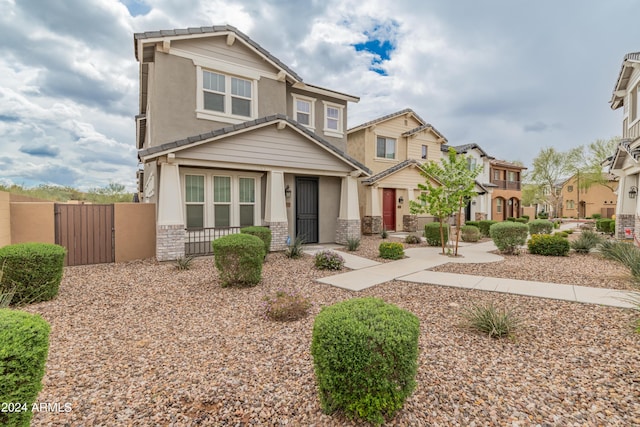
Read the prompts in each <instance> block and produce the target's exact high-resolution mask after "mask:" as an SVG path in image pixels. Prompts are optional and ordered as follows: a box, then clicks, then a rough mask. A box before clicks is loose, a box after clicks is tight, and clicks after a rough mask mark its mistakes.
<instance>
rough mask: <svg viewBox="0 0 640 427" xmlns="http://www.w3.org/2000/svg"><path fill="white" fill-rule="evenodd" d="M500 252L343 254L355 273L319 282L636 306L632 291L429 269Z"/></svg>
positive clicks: (477, 247) (463, 248)
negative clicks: (383, 258)
mask: <svg viewBox="0 0 640 427" xmlns="http://www.w3.org/2000/svg"><path fill="white" fill-rule="evenodd" d="M334 247H335V246H334ZM319 249H321V248H319V247H314V248H308V249H307V250H305V252H306V253H309V254H311V255H313V254H314V253H315V252H316V251H317V250H319ZM496 249H497V248H496V246H495V245H494V244H493V242H485V243H473V244H469V243H462V244H461V245H460V248H459V251H458V252H459V253H460V254H461V255H462V257H460V258H450V257H446V256H443V255H441V254H440V252H441V248H437V247H427V248H424V247H422V248H411V249H407V250H405V255H406V256H407V258H405V259H401V260H398V261H393V262H388V263H377V262H375V261H371V260H368V259H365V258H361V257H358V256H355V255H352V254H349V253H345V252H341V253H340V254H341V255H342V256H343V257H344V258H345V261H346V263H345V266H346V267H348V268H351V269H352V271H349V272H347V273H342V274H337V275H334V276H329V277H325V278H322V279H318V282H320V283H325V284H328V285H332V286H336V287H339V288H343V289H348V290H352V291H361V290H363V289H367V288H370V287H372V286H375V285H379V284H381V283H385V282H388V281H391V280H403V281H407V282H413V283H422V284H429V285H440V286H451V287H457V288H464V289H477V290H483V291H491V292H504V293H509V294H516V295H526V296H534V297H539V298H550V299H556V300H564V301H574V302H581V303H587V304H600V305H606V306H612V307H622V308H632V307H634V305H633V304H631V303H630V302H628V301H627V300H626V299H627V298H628V297H629V292H628V291H620V290H616V289H604V288H590V287H586V286H576V285H565V284H557V283H547V282H535V281H529V280H515V279H500V278H494V277H483V276H471V275H467V274H455V273H442V272H437V271H428V270H427V269H429V268H432V267H435V266H437V265H441V264H446V263H481V262H496V261H501V260H502V259H503V258H502V257H501V256H500V255H496V254H492V253H489V252H491V251H495V250H496Z"/></svg>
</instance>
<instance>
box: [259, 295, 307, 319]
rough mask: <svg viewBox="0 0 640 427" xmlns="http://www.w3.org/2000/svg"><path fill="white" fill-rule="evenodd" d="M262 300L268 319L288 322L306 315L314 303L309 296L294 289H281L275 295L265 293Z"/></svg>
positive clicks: (264, 313) (265, 315) (264, 312)
mask: <svg viewBox="0 0 640 427" xmlns="http://www.w3.org/2000/svg"><path fill="white" fill-rule="evenodd" d="M262 300H263V302H264V304H263V311H262V312H263V315H264V317H265V318H266V319H271V320H278V321H287V322H288V321H293V320H298V319H302V318H303V317H306V316H307V314H308V313H309V309H310V308H311V305H312V304H311V300H310V299H309V298H307V297H305V296H303V295H301V294H300V293H298V292H294V291H284V290H279V291H277V292H276V293H275V295H265V296H264V298H263V299H262Z"/></svg>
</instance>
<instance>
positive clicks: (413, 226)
mask: <svg viewBox="0 0 640 427" xmlns="http://www.w3.org/2000/svg"><path fill="white" fill-rule="evenodd" d="M412 200H415V197H413V188H410V187H407V200H405V202H404V203H405V206H406V208H405V209H406V210H405V212H407V211H408V212H409V213H408V214H406V215H402V231H405V232H408V233H411V232H414V231H418V215H412V214H411V201H412Z"/></svg>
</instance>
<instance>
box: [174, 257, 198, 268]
mask: <svg viewBox="0 0 640 427" xmlns="http://www.w3.org/2000/svg"><path fill="white" fill-rule="evenodd" d="M192 262H193V256H191V255H187V256H181V257H178V258H177V259H176V260H175V261H174V265H175V266H176V269H178V270H190V269H191V263H192Z"/></svg>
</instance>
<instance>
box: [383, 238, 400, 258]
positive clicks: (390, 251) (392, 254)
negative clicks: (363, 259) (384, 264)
mask: <svg viewBox="0 0 640 427" xmlns="http://www.w3.org/2000/svg"><path fill="white" fill-rule="evenodd" d="M378 251H379V255H380V258H384V259H400V258H404V246H402V243H398V242H382V243H380V246H379V247H378Z"/></svg>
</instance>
